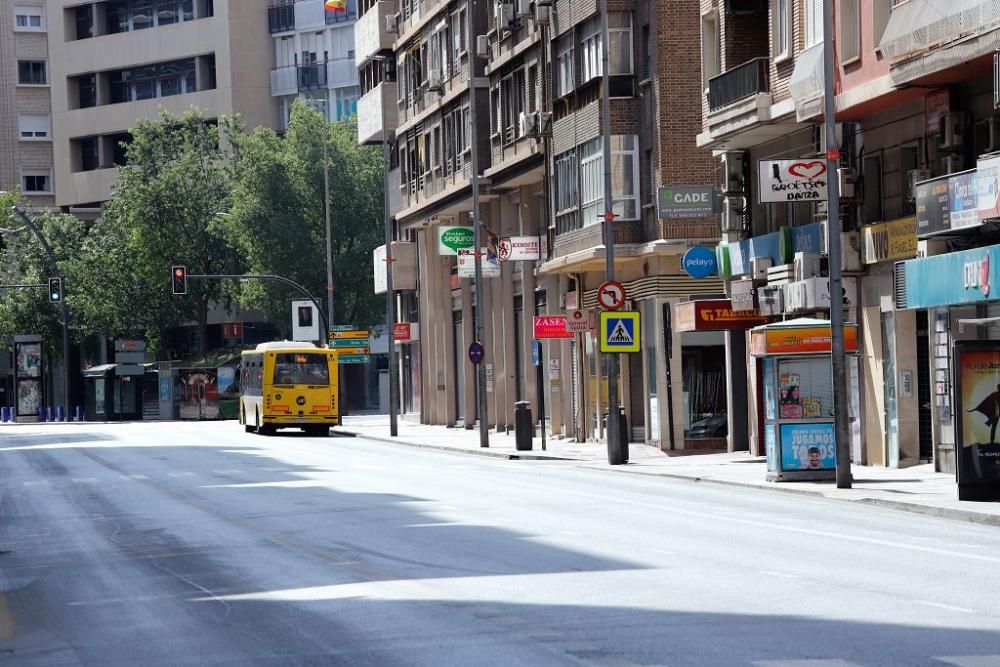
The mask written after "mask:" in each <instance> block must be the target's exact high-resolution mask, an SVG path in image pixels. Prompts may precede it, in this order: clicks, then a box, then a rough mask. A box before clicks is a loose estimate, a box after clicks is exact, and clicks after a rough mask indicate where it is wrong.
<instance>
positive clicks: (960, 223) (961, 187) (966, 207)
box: [948, 170, 979, 229]
mask: <svg viewBox="0 0 1000 667" xmlns="http://www.w3.org/2000/svg"><path fill="white" fill-rule="evenodd" d="M978 195H979V193H978V192H977V191H976V171H975V170H972V171H967V172H965V173H963V174H955V175H954V176H952V177H951V178H949V179H948V202H949V204H948V213H949V217H950V219H951V228H952V229H962V228H964V227H975V226H976V225H978V224H979V211H978V209H979V197H978Z"/></svg>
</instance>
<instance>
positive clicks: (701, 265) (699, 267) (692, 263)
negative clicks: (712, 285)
mask: <svg viewBox="0 0 1000 667" xmlns="http://www.w3.org/2000/svg"><path fill="white" fill-rule="evenodd" d="M681 266H682V267H683V268H684V272H685V273H687V274H688V275H689V276H691V277H692V278H699V279H701V278H708V277H710V276H714V275H716V274H717V273H718V272H719V264H718V261H717V260H716V257H715V251H714V250H713V249H712V248H708V247H706V246H702V245H696V246H694V247H693V248H690V249H689V250H688V251H687V252H686V253H684V258H683V259H682V260H681Z"/></svg>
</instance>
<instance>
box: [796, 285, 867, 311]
mask: <svg viewBox="0 0 1000 667" xmlns="http://www.w3.org/2000/svg"><path fill="white" fill-rule="evenodd" d="M801 284H802V285H803V291H802V296H803V297H804V303H803V304H802V306H801V308H800V310H828V309H829V308H830V307H831V305H832V303H833V299H831V297H830V279H829V278H819V277H816V278H810V279H809V280H806V281H803V283H801ZM840 289H841V295H840V298H839V299H838V300H839V301H840V302H841V303H842V304H843V306H844V308H848V307H850V306H854V305H857V301H858V281H857V279H856V278H853V277H843V278H841V279H840ZM786 306H787V303H786ZM787 310H788V309H787V307H786V311H787Z"/></svg>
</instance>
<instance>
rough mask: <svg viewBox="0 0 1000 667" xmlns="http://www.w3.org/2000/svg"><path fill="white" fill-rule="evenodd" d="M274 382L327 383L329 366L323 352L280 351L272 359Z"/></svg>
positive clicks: (328, 381)
mask: <svg viewBox="0 0 1000 667" xmlns="http://www.w3.org/2000/svg"><path fill="white" fill-rule="evenodd" d="M274 384H311V385H329V384H330V366H329V364H328V362H327V356H326V355H324V354H310V353H308V352H282V353H280V354H277V355H275V359H274Z"/></svg>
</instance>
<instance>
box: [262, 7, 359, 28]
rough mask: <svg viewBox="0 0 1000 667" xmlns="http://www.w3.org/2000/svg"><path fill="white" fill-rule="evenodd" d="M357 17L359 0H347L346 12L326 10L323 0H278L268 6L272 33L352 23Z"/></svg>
mask: <svg viewBox="0 0 1000 667" xmlns="http://www.w3.org/2000/svg"><path fill="white" fill-rule="evenodd" d="M357 17H358V0H347V11H346V12H328V11H326V10H325V9H324V8H323V0H297V1H294V0H276V2H274V4H272V5H271V6H270V7H268V8H267V25H268V29H269V30H270V31H271V34H274V33H276V32H291V31H293V30H314V29H317V28H323V27H324V26H328V25H337V24H339V23H350V22H351V21H354V20H355V19H357Z"/></svg>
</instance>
